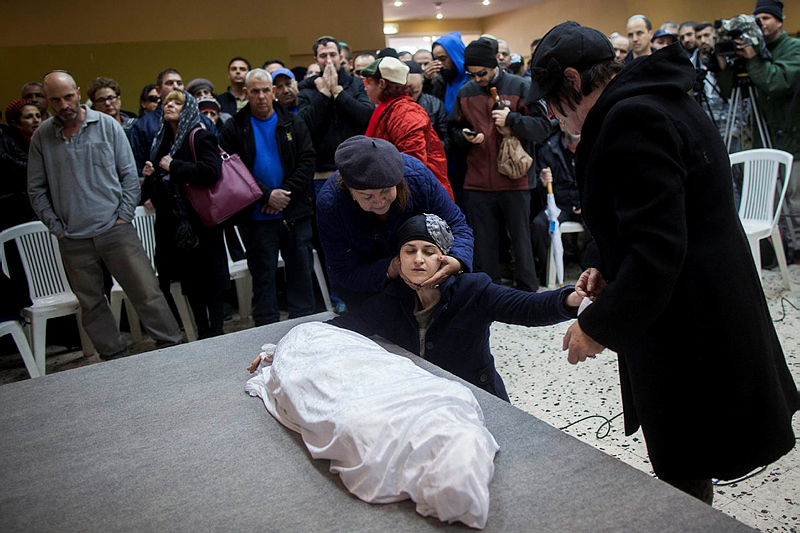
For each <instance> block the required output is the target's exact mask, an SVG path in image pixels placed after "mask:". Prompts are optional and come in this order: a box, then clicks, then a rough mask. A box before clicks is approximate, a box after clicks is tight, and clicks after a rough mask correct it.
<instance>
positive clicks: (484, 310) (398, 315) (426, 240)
mask: <svg viewBox="0 0 800 533" xmlns="http://www.w3.org/2000/svg"><path fill="white" fill-rule="evenodd" d="M397 240H398V244H399V246H400V254H399V256H400V271H401V273H402V276H403V277H404V278H405V280H408V282H410V283H412V284H415V287H417V288H415V289H412V288H411V286H410V285H409V283H407V282H406V281H404V279H400V278H398V279H396V280H394V281H392V282H391V283H390V284H389V285H387V287H386V288H385V289H384V290H383V291H382V292H380V293H378V294H376V295H375V296H373V297H371V298H370V299H368V300H367V301H366V302H364V304H362V305H361V306H359V307H358V308H356V309H354V310H351V311H349V312H348V313H346V314H344V315H342V316H339V317H336V318H334V319H332V320H331V321H330V323H331V324H334V325H336V326H339V327H342V328H345V329H349V330H352V331H356V332H358V333H361V334H362V335H367V336H369V335H374V334H378V335H380V336H381V337H384V338H385V339H387V340H389V341H391V342H393V343H395V344H397V345H398V346H401V347H403V348H405V349H406V350H408V351H410V352H412V353H414V354H416V355H419V356H420V357H423V358H424V359H426V360H428V361H430V362H431V363H433V364H435V365H436V366H439V367H441V368H443V369H445V370H447V371H448V372H450V373H452V374H455V375H456V376H458V377H460V378H461V379H463V380H464V381H468V382H470V383H472V384H473V385H475V386H476V387H480V388H482V389H484V390H486V391H487V392H489V393H491V394H494V395H495V396H497V397H498V398H501V399H503V400H506V401H509V400H508V393H507V392H506V388H505V385H504V384H503V379H502V378H501V377H500V375H499V374H498V373H497V370H496V369H495V366H494V357H492V353H491V351H490V349H489V327H490V326H491V325H492V322H494V321H495V320H497V321H500V322H505V323H507V324H519V325H523V326H547V325H551V324H557V323H559V322H563V321H565V320H569V319H571V318H575V316H576V313H577V308H578V305H580V302H581V298H580V297H579V296H578V294H577V293H576V292H574V290H573V288H572V287H571V286H570V287H564V288H561V289H558V290H555V291H548V292H542V293H536V292H527V291H520V290H516V289H511V288H508V287H502V286H500V285H496V284H494V283H492V280H491V279H490V278H489V276H487V275H486V274H482V273H481V274H461V275H459V276H451V277H449V278H447V279H446V280H445V281H444V282H443V283H442V284H441V285H435V286H432V287H428V288H419V286H420V285H421V284H422V283H423V282H424V281H426V280H428V279H430V277H431V276H433V274H435V273H436V272H437V270H438V269H439V267H440V264H441V263H440V262H439V258H441V256H442V254H444V253H447V252H448V251H449V250H450V246H451V245H452V242H453V234H452V232H451V231H450V228H449V227H448V226H447V224H446V223H445V222H444V221H443V220H442V219H441V218H439V217H438V216H436V215H430V214H427V215H417V216H414V217H411V218H410V219H408V220H407V221H406V222H405V223H404V224H403V225H402V226H401V227H400V229H399V230H398V232H397Z"/></svg>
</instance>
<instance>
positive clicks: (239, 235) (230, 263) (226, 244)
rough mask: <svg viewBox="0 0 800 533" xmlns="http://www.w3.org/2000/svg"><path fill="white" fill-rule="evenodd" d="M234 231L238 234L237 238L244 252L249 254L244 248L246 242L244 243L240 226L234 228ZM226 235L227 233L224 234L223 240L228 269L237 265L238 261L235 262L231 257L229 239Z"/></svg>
mask: <svg viewBox="0 0 800 533" xmlns="http://www.w3.org/2000/svg"><path fill="white" fill-rule="evenodd" d="M233 231H234V233H235V234H236V238H237V239H238V240H239V246H241V247H242V251H243V252H245V253H247V248H245V247H244V241H242V235H241V234H240V233H239V226H233ZM226 234H227V232H226V231H223V232H222V240H223V242H224V243H225V253H226V254H227V256H228V267H229V268H230V266H231V265H233V264H234V263H236V261H234V260H233V258H232V257H231V250H230V248H228V237H227V235H226Z"/></svg>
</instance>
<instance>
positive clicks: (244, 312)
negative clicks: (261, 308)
mask: <svg viewBox="0 0 800 533" xmlns="http://www.w3.org/2000/svg"><path fill="white" fill-rule="evenodd" d="M233 231H234V233H235V234H236V238H237V239H238V240H239V246H241V248H242V251H246V250H245V247H244V242H242V236H241V235H240V234H239V228H237V227H236V226H234V227H233ZM222 238H223V239H224V240H225V253H226V254H227V255H228V271H229V272H230V276H231V281H233V282H234V283H235V284H236V299H237V301H238V302H239V318H241V319H245V318H248V317H250V315H251V314H252V307H253V277H252V276H251V275H250V269H248V268H247V259H239V260H238V261H234V260H233V258H232V257H231V251H230V249H229V248H228V238H227V237H226V236H225V232H224V231H223V232H222Z"/></svg>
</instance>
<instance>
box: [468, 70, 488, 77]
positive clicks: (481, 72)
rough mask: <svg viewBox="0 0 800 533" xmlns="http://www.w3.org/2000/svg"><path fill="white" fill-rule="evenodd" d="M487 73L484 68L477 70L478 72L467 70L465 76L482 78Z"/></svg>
mask: <svg viewBox="0 0 800 533" xmlns="http://www.w3.org/2000/svg"><path fill="white" fill-rule="evenodd" d="M487 74H489V71H488V70H486V69H483V70H479V71H478V72H470V71H469V70H468V71H467V76H469V77H470V78H482V77H484V76H486V75H487Z"/></svg>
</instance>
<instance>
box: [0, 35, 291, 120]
mask: <svg viewBox="0 0 800 533" xmlns="http://www.w3.org/2000/svg"><path fill="white" fill-rule="evenodd" d="M237 55H241V56H244V57H246V58H247V59H248V60H250V62H251V63H253V66H261V63H263V62H264V61H265V60H267V59H272V58H279V59H283V60H288V59H289V48H288V45H287V42H286V39H285V38H283V37H274V38H260V39H230V40H204V41H154V42H138V43H100V44H74V45H61V46H53V45H49V46H4V47H0V72H3V73H4V75H3V77H2V78H0V111H5V107H6V106H7V105H8V104H9V103H10V102H12V101H13V100H16V99H17V98H19V96H20V93H19V89H20V87H21V86H22V84H23V83H25V82H28V81H31V80H39V81H41V79H42V75H43V74H44V73H46V72H48V71H50V70H54V69H63V70H67V71H69V72H70V73H71V74H72V75H73V76H74V77H75V81H77V82H78V85H79V86H80V87H81V88H82V89H83V94H82V96H83V99H85V98H86V97H87V95H86V89H88V87H89V84H90V83H91V81H92V80H93V79H94V78H96V77H97V76H109V77H111V78H114V79H115V80H116V81H117V83H119V85H120V87H121V88H122V108H123V109H125V110H128V111H135V112H138V108H139V92H140V91H141V90H142V87H144V86H145V85H147V84H148V83H155V80H156V75H157V74H158V73H159V72H160V71H161V70H163V69H165V68H170V67H171V68H175V69H178V71H179V72H180V73H181V75H182V76H183V81H184V83H188V82H189V81H190V80H191V79H193V78H198V77H200V78H207V79H209V80H211V82H212V83H213V84H214V86H215V90H216V91H217V93H221V92H224V91H225V89H226V87H227V86H228V78H227V73H226V67H227V65H228V61H230V59H231V58H232V57H234V56H237ZM3 122H5V116H3Z"/></svg>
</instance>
